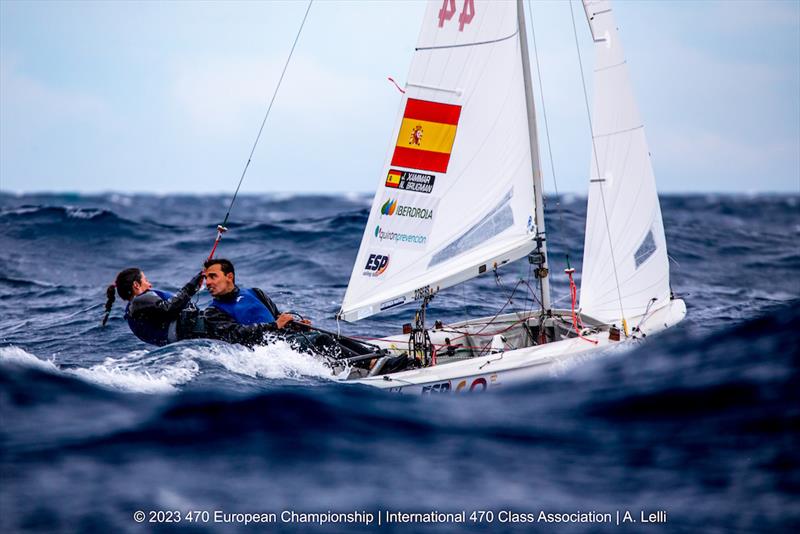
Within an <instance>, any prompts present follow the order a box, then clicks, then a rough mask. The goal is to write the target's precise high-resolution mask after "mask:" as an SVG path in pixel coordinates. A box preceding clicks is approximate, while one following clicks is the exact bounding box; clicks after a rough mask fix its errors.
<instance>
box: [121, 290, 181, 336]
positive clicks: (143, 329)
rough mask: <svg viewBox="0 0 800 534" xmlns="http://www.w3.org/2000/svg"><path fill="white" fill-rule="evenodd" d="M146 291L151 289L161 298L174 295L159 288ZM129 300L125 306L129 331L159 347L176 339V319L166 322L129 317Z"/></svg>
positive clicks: (169, 297)
mask: <svg viewBox="0 0 800 534" xmlns="http://www.w3.org/2000/svg"><path fill="white" fill-rule="evenodd" d="M148 291H152V292H153V293H155V294H156V295H158V296H159V297H161V299H162V300H169V299H171V298H172V297H173V296H174V294H173V293H170V292H169V291H161V290H159V289H149V290H148ZM131 302H133V301H131ZM131 302H128V305H127V306H126V307H125V320H126V321H128V327H129V328H130V329H131V332H133V333H134V334H135V335H136V337H138V338H139V339H141V340H142V341H144V342H145V343H150V344H151V345H158V346H159V347H163V346H164V345H167V344H169V343H172V342H174V341H177V340H178V336H177V334H176V331H175V328H176V322H177V321H170V322H168V323H163V322H160V323H155V322H153V321H146V320H142V319H134V318H133V317H131V315H130V313H128V311H129V309H130V307H131Z"/></svg>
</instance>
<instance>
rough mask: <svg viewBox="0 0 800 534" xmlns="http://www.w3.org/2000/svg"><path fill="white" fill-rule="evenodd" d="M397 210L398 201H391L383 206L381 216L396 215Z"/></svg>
mask: <svg viewBox="0 0 800 534" xmlns="http://www.w3.org/2000/svg"><path fill="white" fill-rule="evenodd" d="M396 209H397V200H393V199H391V198H390V199H389V200H387V201H386V202H385V203H384V204H383V206H381V215H394V210H396Z"/></svg>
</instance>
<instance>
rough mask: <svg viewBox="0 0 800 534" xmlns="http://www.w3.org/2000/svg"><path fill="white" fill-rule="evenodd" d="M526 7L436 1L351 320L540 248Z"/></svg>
mask: <svg viewBox="0 0 800 534" xmlns="http://www.w3.org/2000/svg"><path fill="white" fill-rule="evenodd" d="M518 8H519V2H501V1H491V2H490V1H486V2H480V1H477V0H475V1H473V0H458V1H456V0H433V1H431V2H429V4H428V8H427V11H426V13H425V19H424V22H423V26H422V30H421V32H420V36H419V40H418V44H417V48H416V51H415V54H414V58H413V61H412V64H411V69H410V72H409V75H408V81H407V83H406V92H405V95H404V96H403V98H402V102H401V105H400V111H399V114H398V117H397V120H396V124H395V128H394V131H393V134H392V147H391V149H390V150H389V154H388V155H387V158H386V161H385V163H384V166H383V170H382V172H381V174H380V177H379V184H378V189H377V193H376V195H375V198H374V200H373V202H372V208H371V210H370V214H369V220H368V223H367V227H366V230H365V232H364V236H363V238H362V241H361V247H360V249H359V252H358V256H357V258H356V262H355V265H354V268H353V272H352V274H351V277H350V283H349V285H348V287H347V292H346V294H345V297H344V301H343V303H342V309H341V312H340V317H341V318H343V319H345V320H348V321H353V320H358V319H363V318H364V317H368V316H370V315H372V314H374V313H377V312H379V311H381V310H385V309H388V308H393V307H395V306H399V305H402V304H405V303H407V302H410V301H412V300H414V299H417V298H421V297H422V296H424V295H426V294H428V293H429V292H431V291H436V290H438V289H442V288H445V287H448V286H452V285H454V284H457V283H460V282H462V281H465V280H468V279H470V278H473V277H475V276H478V275H479V274H481V273H483V272H485V271H487V270H491V269H492V268H493V267H494V266H495V265H501V264H504V263H507V262H510V261H513V260H516V259H519V258H521V257H523V256H525V255H527V254H528V253H529V252H530V251H531V250H533V249H534V248H535V247H536V243H535V241H533V237H534V236H535V234H536V215H535V207H534V186H533V176H532V163H531V162H532V154H531V151H532V144H531V137H530V134H529V125H528V113H527V110H526V95H525V85H524V81H523V67H522V65H523V63H522V50H521V40H520V32H519V26H518ZM533 150H535V148H533Z"/></svg>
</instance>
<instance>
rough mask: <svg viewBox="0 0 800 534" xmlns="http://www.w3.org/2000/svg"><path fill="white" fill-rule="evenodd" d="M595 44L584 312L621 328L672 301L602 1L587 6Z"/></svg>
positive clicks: (641, 144)
mask: <svg viewBox="0 0 800 534" xmlns="http://www.w3.org/2000/svg"><path fill="white" fill-rule="evenodd" d="M583 4H584V9H585V10H586V16H587V18H588V19H589V26H590V28H591V32H592V37H593V39H594V42H595V45H594V46H595V51H596V64H595V70H594V105H593V110H592V129H593V132H592V136H593V151H592V160H591V173H590V184H589V204H588V208H587V215H586V238H585V244H584V249H583V253H584V256H583V273H582V281H581V294H580V304H581V311H582V312H583V313H586V314H587V315H590V316H592V317H594V318H596V319H600V320H602V321H605V322H608V323H617V324H618V325H622V321H623V319H625V318H629V317H634V316H637V315H642V314H644V313H647V311H648V309H649V310H650V311H653V310H656V309H658V308H660V307H662V306H664V305H666V304H667V303H668V302H669V298H670V290H669V264H668V260H667V245H666V239H665V237H664V225H663V223H662V220H661V207H660V206H659V202H658V194H657V193H656V182H655V177H654V176H653V168H652V165H651V162H650V153H649V151H648V146H647V140H646V138H645V134H644V126H643V125H642V120H641V118H640V115H639V110H638V109H637V106H636V101H635V99H634V96H633V89H632V87H631V82H630V77H629V75H628V66H627V64H626V61H625V56H624V54H623V51H622V45H621V43H620V40H619V34H618V32H617V27H616V24H615V22H614V17H613V15H612V13H611V6H610V4H609V2H608V1H607V0H599V1H593V0H584V2H583Z"/></svg>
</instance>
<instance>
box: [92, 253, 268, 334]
mask: <svg viewBox="0 0 800 534" xmlns="http://www.w3.org/2000/svg"><path fill="white" fill-rule="evenodd" d="M202 280H203V273H202V272H201V273H198V274H197V275H195V276H194V277H193V278H192V279H191V280H190V281H189V282H188V283H187V284H186V285H185V286H183V288H181V290H180V291H178V293H176V294H174V295H173V294H172V293H170V292H168V291H161V290H158V289H154V288H153V286H152V285H151V284H150V282H149V281H148V280H147V277H146V276H145V274H144V273H143V272H142V270H141V269H138V268H135V267H134V268H130V269H125V270H124V271H120V273H119V274H118V275H117V278H116V281H115V283H114V285H111V286H109V288H108V291H107V293H106V296H107V297H108V301H107V302H106V318H105V319H104V320H103V324H105V321H106V319H107V318H108V313H109V312H110V311H111V306H112V305H113V303H114V290H115V289H116V292H117V294H119V296H120V298H122V299H123V300H126V301H128V305H127V307H126V308H125V320H126V321H127V322H128V327H129V328H130V329H131V331H132V332H133V333H134V334H135V335H136V337H138V338H139V339H141V340H142V341H144V342H145V343H150V344H151V345H158V346H164V345H167V344H169V343H174V342H176V341H180V340H183V339H198V338H210V339H221V340H223V341H228V342H230V343H241V344H243V345H250V346H252V345H255V344H258V343H260V342H262V341H263V339H264V336H265V334H266V333H267V332H269V331H271V330H273V329H274V328H275V326H274V325H269V324H252V325H249V326H246V327H240V328H236V329H224V328H221V327H219V326H218V327H216V328H208V327H207V326H206V323H205V321H204V317H203V315H204V314H203V312H200V311H199V310H198V309H197V308H196V307H195V306H194V304H192V303H191V302H190V299H191V298H192V296H194V294H195V293H197V290H198V289H199V288H200V285H201V283H202Z"/></svg>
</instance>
